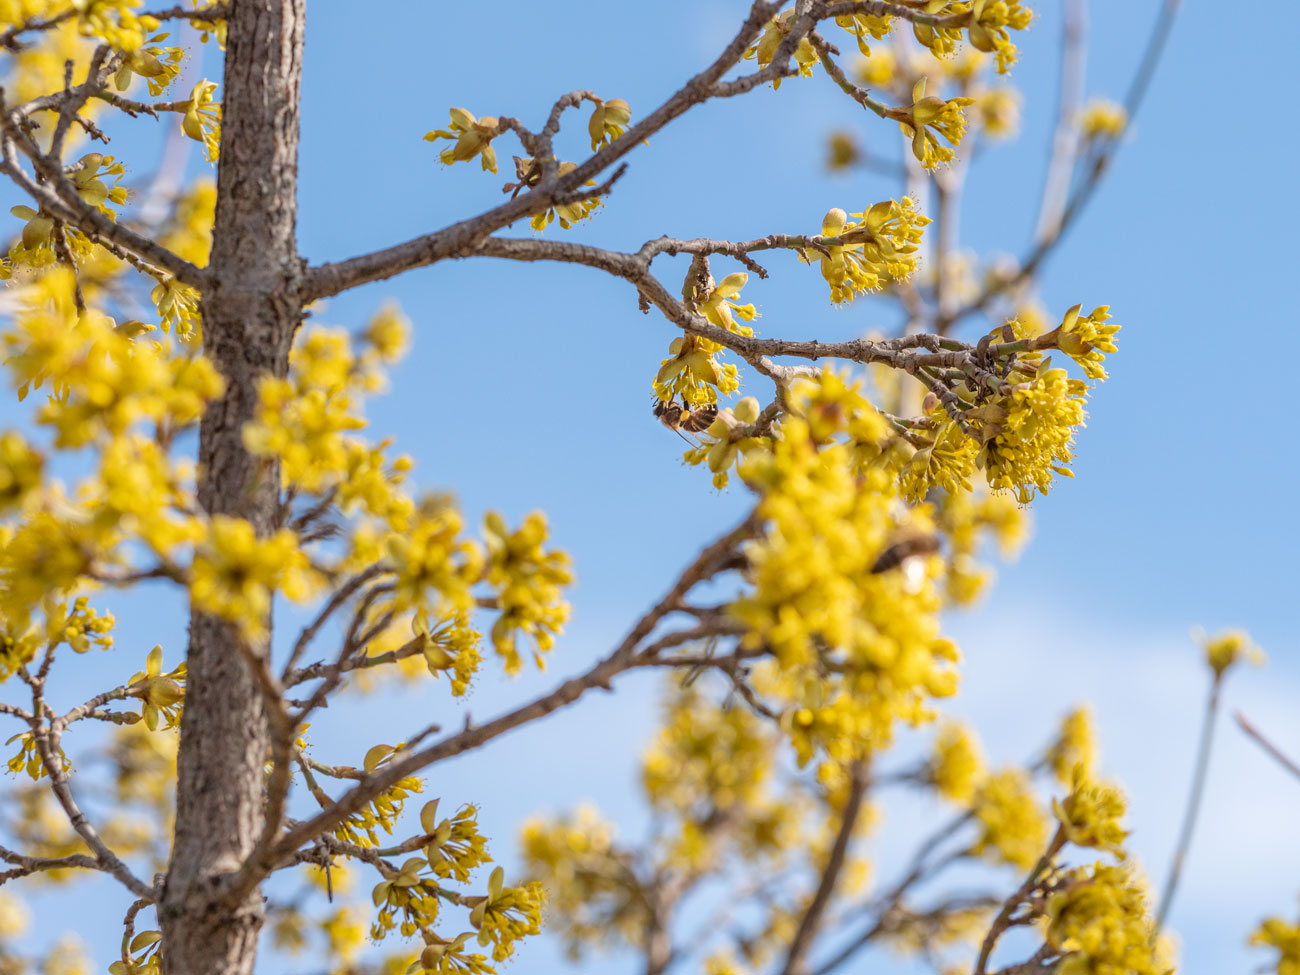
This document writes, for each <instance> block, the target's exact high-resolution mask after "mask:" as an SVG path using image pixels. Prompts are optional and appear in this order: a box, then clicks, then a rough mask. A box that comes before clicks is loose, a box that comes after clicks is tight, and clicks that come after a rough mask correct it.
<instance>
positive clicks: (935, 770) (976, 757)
mask: <svg viewBox="0 0 1300 975" xmlns="http://www.w3.org/2000/svg"><path fill="white" fill-rule="evenodd" d="M984 775H985V769H984V757H983V756H982V755H981V754H980V747H979V742H978V741H977V740H976V739H975V735H974V734H973V733H972V732H971V730H970V729H969V728H967V727H966V726H965V725H960V724H953V723H948V724H945V725H944V726H943V728H942V729H941V730H940V732H939V736H938V738H936V739H935V743H934V756H933V757H932V758H931V759H930V781H931V782H933V783H934V787H935V788H936V789H937V790H938V791H939V795H941V796H943V797H944V798H945V799H949V800H952V801H953V802H967V801H968V800H969V799H970V798H971V797H972V796H973V795H974V794H975V789H976V788H977V787H978V785H979V784H980V782H981V780H982V779H983V778H984Z"/></svg>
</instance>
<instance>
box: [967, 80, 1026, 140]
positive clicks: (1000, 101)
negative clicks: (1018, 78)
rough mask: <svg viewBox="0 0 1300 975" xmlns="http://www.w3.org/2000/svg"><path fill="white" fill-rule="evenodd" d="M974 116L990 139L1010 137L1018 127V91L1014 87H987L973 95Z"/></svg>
mask: <svg viewBox="0 0 1300 975" xmlns="http://www.w3.org/2000/svg"><path fill="white" fill-rule="evenodd" d="M974 111H975V117H976V119H978V121H979V125H980V129H981V130H982V131H983V133H984V135H985V136H987V137H988V138H990V139H1010V138H1012V137H1013V136H1014V135H1015V134H1016V132H1017V131H1018V130H1019V128H1020V92H1018V91H1016V89H1014V88H1007V87H1001V88H988V89H982V90H980V91H978V92H977V93H976V95H975V109H974Z"/></svg>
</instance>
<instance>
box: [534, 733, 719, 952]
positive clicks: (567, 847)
mask: <svg viewBox="0 0 1300 975" xmlns="http://www.w3.org/2000/svg"><path fill="white" fill-rule="evenodd" d="M714 710H716V709H714ZM519 845H520V855H521V856H522V857H523V860H524V864H525V867H526V869H527V871H528V874H529V876H533V877H538V878H540V879H541V882H542V884H543V886H544V887H545V889H546V892H547V899H548V900H549V901H550V904H551V908H552V915H553V918H554V921H553V927H552V928H551V933H553V934H557V935H559V936H560V937H561V938H563V939H564V942H565V944H566V947H567V950H568V953H569V956H570V957H571V958H577V957H578V955H579V953H580V950H581V948H582V947H583V946H585V945H601V944H607V945H613V944H615V943H616V942H618V941H624V942H628V943H632V944H635V943H636V941H637V939H638V938H640V937H641V936H642V933H643V932H644V931H645V930H646V924H647V923H648V922H649V916H648V913H647V910H646V903H645V901H644V899H643V898H642V897H640V896H639V890H638V889H637V887H636V886H635V884H632V883H629V882H628V881H629V879H630V878H628V877H627V876H625V875H624V871H623V870H622V867H621V863H622V862H623V858H624V857H625V854H624V853H623V851H621V850H620V849H619V848H618V847H617V846H616V845H615V843H614V829H613V827H612V826H611V825H609V824H608V823H607V822H605V821H604V820H602V819H601V818H600V816H599V814H598V813H597V812H596V810H595V809H594V808H592V807H591V806H581V807H579V808H578V810H577V812H576V814H575V815H574V816H572V817H564V818H558V819H556V820H554V821H551V822H546V821H544V820H542V819H540V818H534V819H530V820H528V821H527V822H525V823H524V825H523V827H522V828H521V830H520V840H519Z"/></svg>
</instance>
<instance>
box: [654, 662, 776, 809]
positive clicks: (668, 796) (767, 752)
mask: <svg viewBox="0 0 1300 975" xmlns="http://www.w3.org/2000/svg"><path fill="white" fill-rule="evenodd" d="M665 703H666V707H665V708H664V722H663V727H662V728H661V729H660V731H659V734H658V735H657V736H656V738H655V740H654V741H653V742H652V743H651V745H650V747H649V749H648V750H647V751H646V753H645V755H644V756H643V758H642V760H641V784H642V788H643V789H644V790H645V794H646V798H647V799H648V800H649V802H650V805H651V806H653V807H654V808H655V809H657V810H660V811H662V812H675V813H677V814H678V815H690V814H691V813H692V812H696V813H699V812H700V811H701V809H703V810H705V811H706V812H707V810H711V809H717V810H726V809H730V808H732V807H733V806H737V805H750V804H752V803H753V802H754V801H755V800H756V799H758V798H759V796H760V795H761V794H762V792H763V789H764V786H765V784H766V782H767V779H768V777H769V776H770V774H771V772H772V762H773V758H774V756H773V754H772V751H771V740H770V738H769V737H768V736H767V735H764V734H763V733H762V728H761V727H760V725H759V723H758V719H757V718H756V717H755V716H754V714H753V712H752V711H750V710H749V709H748V708H743V707H734V708H727V709H726V710H722V709H720V708H718V706H717V705H716V703H714V702H713V701H710V700H707V699H706V698H704V697H703V696H702V695H701V694H699V693H698V691H696V690H695V687H694V685H692V686H690V687H687V688H677V689H675V691H674V692H673V693H672V694H671V695H670V696H669V698H668V699H667V701H666V702H665Z"/></svg>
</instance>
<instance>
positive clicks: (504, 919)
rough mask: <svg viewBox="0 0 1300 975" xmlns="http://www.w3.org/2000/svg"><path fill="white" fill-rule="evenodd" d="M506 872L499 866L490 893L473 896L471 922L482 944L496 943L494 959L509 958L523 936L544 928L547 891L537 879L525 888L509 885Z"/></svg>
mask: <svg viewBox="0 0 1300 975" xmlns="http://www.w3.org/2000/svg"><path fill="white" fill-rule="evenodd" d="M504 882H505V871H504V870H503V869H502V868H501V867H497V868H496V869H495V870H493V871H492V876H491V877H490V878H489V879H488V893H487V895H486V896H484V897H471V898H468V899H467V901H466V902H467V903H472V904H473V906H472V907H471V908H470V914H469V923H470V924H471V925H472V926H473V927H474V928H476V929H477V930H478V943H479V944H480V945H483V946H487V945H492V960H493V961H499V962H500V961H506V960H508V959H509V958H510V957H511V956H512V955H513V954H514V953H515V945H516V943H518V942H519V941H520V940H521V939H523V938H526V937H528V936H529V935H532V934H540V933H541V930H542V905H543V904H544V903H545V901H546V894H545V893H544V892H543V890H542V885H541V884H539V883H537V882H536V881H533V882H532V883H528V884H525V885H524V886H522V887H506V886H504Z"/></svg>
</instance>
